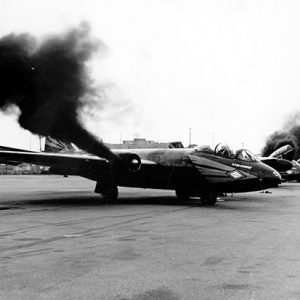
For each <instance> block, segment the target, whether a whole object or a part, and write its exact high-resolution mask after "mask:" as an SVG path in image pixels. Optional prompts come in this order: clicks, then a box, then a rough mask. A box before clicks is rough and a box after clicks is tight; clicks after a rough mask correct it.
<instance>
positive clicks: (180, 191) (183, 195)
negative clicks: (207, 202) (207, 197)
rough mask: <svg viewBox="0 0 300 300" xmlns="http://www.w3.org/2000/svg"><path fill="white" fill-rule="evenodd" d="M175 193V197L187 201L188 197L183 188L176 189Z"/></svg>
mask: <svg viewBox="0 0 300 300" xmlns="http://www.w3.org/2000/svg"><path fill="white" fill-rule="evenodd" d="M175 193H176V197H177V199H178V200H180V201H188V200H189V199H190V197H189V195H188V194H187V192H186V191H185V190H184V189H176V190H175Z"/></svg>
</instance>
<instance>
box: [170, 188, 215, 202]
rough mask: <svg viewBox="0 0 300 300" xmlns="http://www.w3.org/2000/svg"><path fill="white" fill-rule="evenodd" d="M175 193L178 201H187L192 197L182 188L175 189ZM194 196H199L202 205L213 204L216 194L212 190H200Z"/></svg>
mask: <svg viewBox="0 0 300 300" xmlns="http://www.w3.org/2000/svg"><path fill="white" fill-rule="evenodd" d="M175 193H176V196H177V199H178V200H180V201H188V200H191V197H193V196H192V195H190V194H189V193H188V192H187V191H186V190H184V189H176V190H175ZM195 196H196V197H200V201H201V204H202V205H214V204H215V203H216V202H217V194H216V193H213V192H202V193H199V194H198V195H195Z"/></svg>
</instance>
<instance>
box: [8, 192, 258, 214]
mask: <svg viewBox="0 0 300 300" xmlns="http://www.w3.org/2000/svg"><path fill="white" fill-rule="evenodd" d="M253 200H254V199H253V198H251V199H249V198H245V197H241V198H240V197H234V198H232V197H227V198H219V199H218V201H217V203H216V204H215V205H202V204H201V201H200V199H199V200H198V199H191V200H189V201H179V200H178V199H177V198H176V196H169V195H166V196H162V195H159V196H135V197H132V198H129V197H124V196H122V195H121V196H120V198H119V199H118V200H117V201H113V202H107V201H104V200H103V199H101V198H100V197H99V196H98V195H95V196H94V195H87V196H71V197H70V196H69V197H68V196H59V197H53V198H51V199H49V198H47V199H45V198H42V197H40V198H37V199H34V200H32V199H28V200H27V199H22V200H19V201H18V200H17V201H14V202H13V206H52V207H53V206H57V207H59V206H73V207H79V206H80V207H90V206H95V207H101V206H102V207H104V206H125V205H161V206H188V207H201V208H207V209H222V210H223V209H240V208H241V207H236V206H235V204H234V202H240V201H243V202H250V201H252V202H253ZM255 200H257V199H255ZM255 200H254V201H255ZM260 201H261V200H260ZM255 202H256V201H255ZM10 204H12V203H10ZM231 204H232V205H231ZM6 205H7V203H6Z"/></svg>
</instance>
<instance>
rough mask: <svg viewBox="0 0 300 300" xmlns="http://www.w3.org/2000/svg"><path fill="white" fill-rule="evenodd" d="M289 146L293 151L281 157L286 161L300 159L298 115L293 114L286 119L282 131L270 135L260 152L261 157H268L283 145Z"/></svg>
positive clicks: (299, 124)
mask: <svg viewBox="0 0 300 300" xmlns="http://www.w3.org/2000/svg"><path fill="white" fill-rule="evenodd" d="M287 144H289V145H291V146H292V147H293V149H294V150H293V151H291V152H290V153H288V154H286V155H285V156H283V157H284V158H286V159H289V160H292V159H298V158H299V157H300V113H299V112H296V113H293V114H292V115H291V116H289V117H288V119H287V121H286V122H285V124H284V126H283V130H282V131H276V132H274V133H273V134H271V135H270V136H269V137H268V139H267V142H266V145H265V147H264V148H263V150H262V155H263V156H268V155H270V154H271V153H272V152H274V151H275V150H277V149H278V148H280V147H281V146H284V145H287Z"/></svg>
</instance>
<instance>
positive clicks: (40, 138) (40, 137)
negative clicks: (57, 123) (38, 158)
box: [39, 135, 42, 152]
mask: <svg viewBox="0 0 300 300" xmlns="http://www.w3.org/2000/svg"><path fill="white" fill-rule="evenodd" d="M39 140H40V152H42V136H41V135H39Z"/></svg>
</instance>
